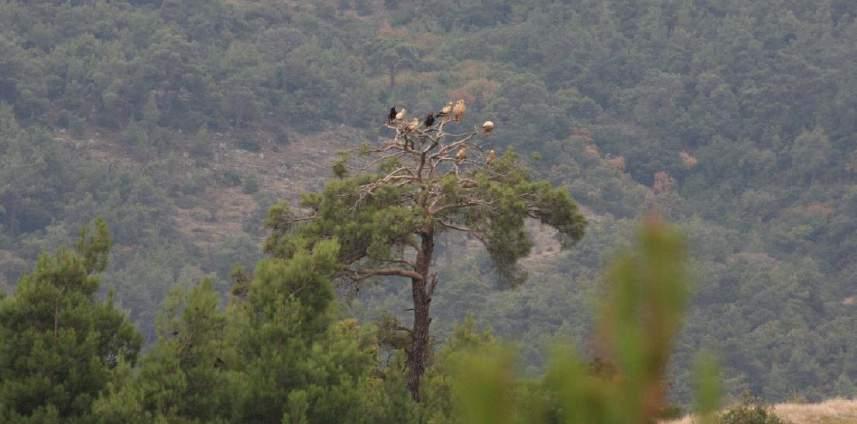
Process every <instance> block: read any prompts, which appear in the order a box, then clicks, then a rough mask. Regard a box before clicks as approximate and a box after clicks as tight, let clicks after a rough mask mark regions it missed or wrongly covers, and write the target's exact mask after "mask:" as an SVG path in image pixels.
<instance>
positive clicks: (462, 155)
mask: <svg viewBox="0 0 857 424" xmlns="http://www.w3.org/2000/svg"><path fill="white" fill-rule="evenodd" d="M465 159H467V147H462V148H460V149H458V153H456V154H455V163H461V162H463V161H464V160H465Z"/></svg>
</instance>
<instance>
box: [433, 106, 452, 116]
mask: <svg viewBox="0 0 857 424" xmlns="http://www.w3.org/2000/svg"><path fill="white" fill-rule="evenodd" d="M450 113H452V102H447V103H446V106H444V107H443V108H442V109H441V110H440V112H438V113H437V116H439V117H441V118H446V117H448V116H449V114H450Z"/></svg>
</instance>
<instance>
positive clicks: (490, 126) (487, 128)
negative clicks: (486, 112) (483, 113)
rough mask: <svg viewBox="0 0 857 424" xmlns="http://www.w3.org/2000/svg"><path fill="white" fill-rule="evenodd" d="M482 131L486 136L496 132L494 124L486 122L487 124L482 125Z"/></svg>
mask: <svg viewBox="0 0 857 424" xmlns="http://www.w3.org/2000/svg"><path fill="white" fill-rule="evenodd" d="M482 131H484V132H485V134H491V131H494V122H492V121H485V123H484V124H482Z"/></svg>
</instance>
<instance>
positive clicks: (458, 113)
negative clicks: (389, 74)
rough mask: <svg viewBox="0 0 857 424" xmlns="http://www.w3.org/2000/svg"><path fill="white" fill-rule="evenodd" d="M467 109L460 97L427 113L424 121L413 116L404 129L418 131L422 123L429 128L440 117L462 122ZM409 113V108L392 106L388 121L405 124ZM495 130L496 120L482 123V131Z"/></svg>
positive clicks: (486, 132) (488, 132) (389, 122)
mask: <svg viewBox="0 0 857 424" xmlns="http://www.w3.org/2000/svg"><path fill="white" fill-rule="evenodd" d="M466 111H467V106H466V105H465V104H464V100H463V99H458V100H457V101H455V103H453V102H449V103H447V104H446V106H444V107H443V108H441V110H440V112H437V113H433V112H430V113H429V114H428V115H426V117H425V119H423V120H422V121H420V119H419V118H417V117H414V118H412V119H411V120H410V121H408V122H407V123H406V124H404V127H403V129H404V130H406V131H409V132H413V131H416V130H417V129H418V128H420V124H422V125H423V127H425V128H427V129H428V128H431V127H433V126H434V124H435V123H436V122H438V120H439V119H447V120H448V119H450V118H451V119H452V121H454V122H461V120H462V119H463V118H464V112H466ZM407 113H408V110H407V109H405V108H401V109H399V110H396V107H395V106H393V107H391V108H390V113H389V114H388V115H387V123H388V124H403V123H404V120H405V116H406V115H407ZM493 130H494V122H492V121H485V122H484V123H483V124H482V131H483V132H484V133H485V134H490V133H491V131H493Z"/></svg>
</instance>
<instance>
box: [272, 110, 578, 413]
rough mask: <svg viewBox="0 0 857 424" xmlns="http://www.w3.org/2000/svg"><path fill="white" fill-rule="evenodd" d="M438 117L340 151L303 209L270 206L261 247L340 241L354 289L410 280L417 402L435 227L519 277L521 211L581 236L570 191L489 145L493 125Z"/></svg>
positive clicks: (571, 237)
mask: <svg viewBox="0 0 857 424" xmlns="http://www.w3.org/2000/svg"><path fill="white" fill-rule="evenodd" d="M437 116H438V118H437V119H436V120H435V121H434V122H433V123H432V124H433V125H430V126H426V125H425V123H423V122H418V123H417V124H416V125H414V122H416V121H408V120H407V119H394V120H392V121H388V122H387V123H386V126H387V127H388V128H389V129H390V130H391V131H392V132H393V135H392V137H389V138H387V139H385V140H384V141H383V142H381V143H379V144H377V145H374V146H363V147H361V148H360V149H358V150H357V151H352V152H346V153H343V154H342V156H341V158H340V160H339V161H337V162H336V163H335V164H334V167H333V169H334V174H335V175H336V178H334V179H331V180H330V181H329V182H328V184H327V186H326V187H325V189H324V190H323V191H322V192H319V193H305V194H304V195H303V198H302V201H301V208H302V210H301V212H300V213H298V212H293V211H292V209H290V208H289V207H288V206H287V205H285V204H282V203H280V204H278V205H276V206H275V207H273V208H272V210H271V212H270V214H269V217H268V226H269V228H270V229H271V230H272V234H271V237H270V238H269V239H268V241H267V242H266V246H265V248H266V252H268V253H270V254H272V255H275V256H279V257H284V258H288V257H290V256H292V255H293V254H294V253H295V252H296V251H298V250H299V249H306V248H311V247H312V246H313V245H314V244H315V243H316V242H318V241H320V240H325V239H336V240H337V241H338V242H339V244H340V252H339V261H340V263H341V267H340V271H339V274H338V275H337V277H339V278H341V279H344V280H346V281H348V282H349V283H350V284H354V285H357V286H358V287H359V285H360V284H361V283H363V282H365V281H366V280H367V279H371V278H376V277H384V278H385V280H384V281H390V282H391V283H393V281H395V280H396V279H397V278H402V279H405V280H406V281H409V282H410V285H411V294H412V301H413V322H412V325H411V328H407V329H405V328H402V329H401V330H402V331H404V332H405V333H406V334H407V337H406V342H405V343H404V346H403V349H404V351H405V353H406V365H407V368H408V388H409V390H410V391H411V394H412V396H413V398H414V399H416V400H419V399H420V381H421V378H422V376H423V374H424V373H425V370H426V366H427V363H428V359H429V355H430V333H429V328H430V326H431V321H432V319H431V314H430V308H431V301H432V297H433V295H434V293H435V290H436V289H437V288H438V285H439V281H438V276H437V273H436V272H434V271H433V263H432V262H433V258H434V253H435V242H436V238H437V237H438V235H439V234H440V233H442V232H445V231H456V232H461V233H465V234H468V235H469V236H471V237H472V238H474V239H476V240H479V241H480V242H481V243H482V244H483V245H484V246H485V247H486V249H487V251H488V253H489V254H490V256H491V257H492V259H493V260H494V263H495V265H496V268H497V271H498V276H499V277H501V279H502V280H503V281H505V282H509V283H516V282H521V281H523V279H524V277H525V274H524V273H523V272H522V271H521V270H520V269H519V268H518V267H517V265H516V263H517V260H518V259H519V258H521V257H524V256H526V255H527V254H528V253H529V251H530V249H531V247H532V242H531V240H530V238H529V236H528V234H527V232H526V228H525V225H524V224H525V221H526V220H527V219H537V220H539V221H541V222H543V223H545V224H548V225H551V226H553V227H555V228H556V229H557V230H558V234H559V237H560V241H561V242H562V245H563V246H564V247H568V246H571V245H572V244H573V243H574V242H576V241H577V240H579V239H580V238H581V237H582V236H583V231H584V227H585V220H584V218H583V217H582V215H580V214H579V213H578V210H577V206H576V204H575V202H574V201H573V200H572V198H571V196H570V194H569V192H568V190H567V189H565V188H560V187H554V186H552V185H551V184H549V183H547V182H545V181H536V180H533V179H531V178H530V176H529V174H528V173H527V171H526V170H525V169H524V167H523V166H522V165H521V164H520V162H519V160H518V158H517V156H516V155H515V154H514V153H512V152H507V153H506V154H504V155H501V156H499V157H497V155H496V153H495V151H494V150H493V149H488V148H487V147H486V145H487V144H488V141H489V136H490V130H487V131H486V130H485V129H483V128H484V127H483V128H474V129H472V130H469V131H464V132H460V133H456V132H451V131H449V128H450V127H452V126H454V125H460V124H459V123H458V122H457V121H455V120H454V119H453V118H457V119H460V115H455V114H450V113H443V111H441V113H438V115H437ZM488 126H489V127H490V128H491V129H493V128H494V125H493V123H492V124H490V125H488Z"/></svg>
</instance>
